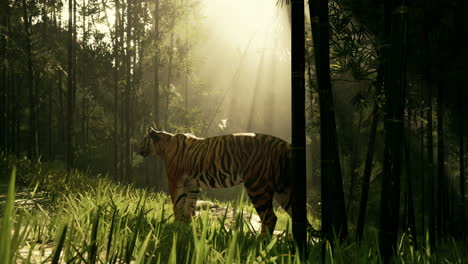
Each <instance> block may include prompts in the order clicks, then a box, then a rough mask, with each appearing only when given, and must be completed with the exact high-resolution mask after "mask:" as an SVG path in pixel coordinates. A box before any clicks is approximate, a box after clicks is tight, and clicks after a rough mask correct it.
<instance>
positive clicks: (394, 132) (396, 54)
mask: <svg viewBox="0 0 468 264" xmlns="http://www.w3.org/2000/svg"><path fill="white" fill-rule="evenodd" d="M404 3H405V2H404V0H399V1H394V2H391V1H388V0H387V1H385V13H386V16H385V17H386V23H385V24H386V30H385V32H386V33H387V34H386V36H387V37H388V36H389V37H390V49H389V52H384V59H385V61H386V66H385V74H384V89H385V97H386V99H387V101H386V104H385V110H386V111H385V130H386V133H385V149H384V164H383V179H382V192H381V200H380V208H381V214H380V230H379V245H380V253H381V254H382V257H383V259H384V262H385V263H388V262H390V260H391V257H392V255H393V254H394V253H395V252H396V250H397V239H398V222H399V215H400V176H401V156H402V139H403V106H404V104H403V102H404V95H405V88H406V53H405V50H406V42H405V39H406V11H405V8H404V6H405V5H404ZM397 9H399V10H397ZM388 23H389V24H390V31H388ZM388 32H390V34H388Z"/></svg>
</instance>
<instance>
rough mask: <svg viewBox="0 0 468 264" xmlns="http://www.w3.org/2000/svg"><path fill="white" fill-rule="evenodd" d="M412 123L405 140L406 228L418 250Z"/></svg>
mask: <svg viewBox="0 0 468 264" xmlns="http://www.w3.org/2000/svg"><path fill="white" fill-rule="evenodd" d="M409 123H410V121H409V120H408V132H407V136H406V138H405V145H404V151H405V153H404V154H405V168H406V173H405V174H406V175H405V176H406V204H407V205H406V206H407V214H406V220H407V223H406V226H407V227H408V229H409V231H410V234H411V241H412V243H413V246H414V248H415V249H417V248H418V238H417V233H416V221H415V217H414V195H413V179H412V178H413V177H412V176H411V167H410V164H411V160H410V153H409V148H410V142H409V138H410V137H409V133H410V131H411V130H410V129H409V128H410V125H409Z"/></svg>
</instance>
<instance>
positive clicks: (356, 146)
mask: <svg viewBox="0 0 468 264" xmlns="http://www.w3.org/2000/svg"><path fill="white" fill-rule="evenodd" d="M361 124H362V109H360V110H359V120H358V126H357V130H356V134H355V136H354V142H353V150H352V152H351V162H350V163H351V164H350V178H351V182H350V184H349V191H348V206H347V212H348V219H349V221H351V222H352V221H353V219H354V217H353V212H352V209H353V202H354V189H355V188H356V186H355V185H356V177H357V163H358V158H359V144H360V143H361V142H360V140H359V139H360V134H361Z"/></svg>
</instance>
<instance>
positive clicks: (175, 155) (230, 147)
mask: <svg viewBox="0 0 468 264" xmlns="http://www.w3.org/2000/svg"><path fill="white" fill-rule="evenodd" d="M139 154H140V155H141V156H143V157H147V156H149V155H159V156H160V157H162V158H163V160H164V162H165V165H166V171H167V177H168V183H169V194H170V197H171V200H172V205H173V209H174V216H175V218H176V220H182V221H190V220H191V218H192V217H193V216H194V215H195V206H196V202H197V199H198V195H199V193H200V188H201V189H210V188H215V189H218V188H227V187H232V186H235V185H238V184H241V183H243V184H244V188H245V190H246V193H247V195H248V197H249V198H250V201H251V202H252V204H253V206H254V208H255V210H256V211H257V213H258V215H259V217H260V220H261V232H260V233H261V234H265V233H266V232H268V233H269V234H270V235H271V234H273V231H274V228H275V225H276V221H277V217H276V215H275V212H274V210H273V200H275V201H276V202H277V203H278V204H279V205H280V206H281V207H282V208H283V209H284V210H285V211H286V212H287V213H288V214H289V216H291V217H292V183H291V179H290V177H289V171H288V170H289V162H290V159H291V146H290V144H289V143H288V142H287V141H284V140H282V139H280V138H277V137H274V136H270V135H264V134H257V133H237V134H231V135H223V136H216V137H209V138H199V137H196V136H194V135H192V134H175V135H174V134H171V133H169V132H165V131H162V130H159V131H157V130H155V129H154V128H149V129H148V131H147V133H146V135H145V136H144V138H143V141H142V143H141V146H140V150H139ZM304 222H306V223H307V225H308V231H309V233H311V234H312V236H316V237H318V236H320V231H317V230H315V229H314V228H312V226H311V225H310V223H309V222H308V221H307V219H306V220H305V221H304Z"/></svg>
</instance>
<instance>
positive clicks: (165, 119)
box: [164, 29, 174, 129]
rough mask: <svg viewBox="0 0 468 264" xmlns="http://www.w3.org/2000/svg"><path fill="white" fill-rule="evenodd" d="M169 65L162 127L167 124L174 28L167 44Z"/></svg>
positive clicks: (166, 126)
mask: <svg viewBox="0 0 468 264" xmlns="http://www.w3.org/2000/svg"><path fill="white" fill-rule="evenodd" d="M169 47H170V48H169V66H168V70H167V84H166V91H165V93H164V94H165V96H166V109H165V110H164V128H165V129H167V128H168V124H169V105H170V100H171V95H170V92H171V87H170V86H171V81H172V59H173V48H174V29H171V43H170V46H169Z"/></svg>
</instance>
